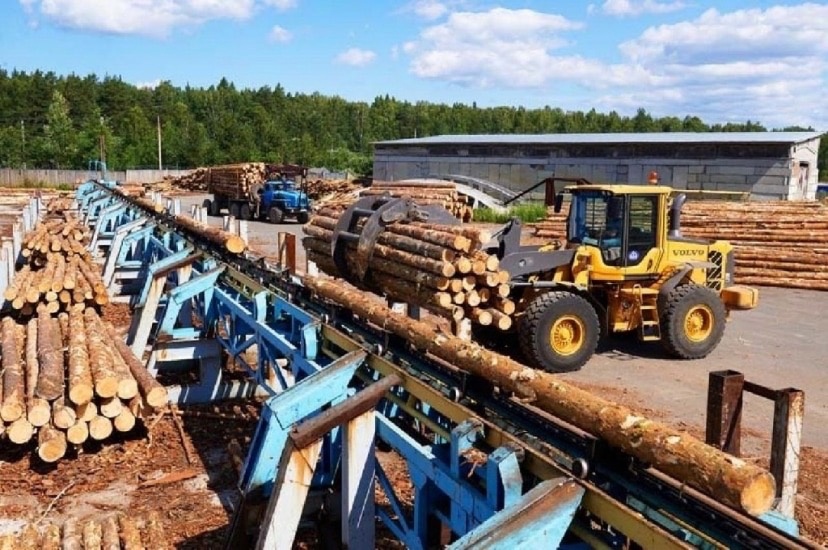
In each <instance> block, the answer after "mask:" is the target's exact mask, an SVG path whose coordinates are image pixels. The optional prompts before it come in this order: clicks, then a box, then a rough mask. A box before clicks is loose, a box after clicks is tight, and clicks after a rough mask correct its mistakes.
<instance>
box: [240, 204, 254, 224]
mask: <svg viewBox="0 0 828 550" xmlns="http://www.w3.org/2000/svg"><path fill="white" fill-rule="evenodd" d="M239 219H240V220H251V219H253V216H252V215H251V213H250V206H248V205H246V204H243V205H241V206H240V207H239Z"/></svg>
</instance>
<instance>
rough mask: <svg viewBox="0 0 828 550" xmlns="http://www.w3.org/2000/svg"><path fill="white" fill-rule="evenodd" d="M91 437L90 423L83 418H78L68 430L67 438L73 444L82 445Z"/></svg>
mask: <svg viewBox="0 0 828 550" xmlns="http://www.w3.org/2000/svg"><path fill="white" fill-rule="evenodd" d="M87 439H89V425H88V424H87V423H86V422H84V421H83V420H78V421H77V422H75V424H74V425H72V426H71V427H70V428H69V429H68V430H66V440H67V441H69V443H71V444H73V445H80V444H81V443H83V442H84V441H86V440H87Z"/></svg>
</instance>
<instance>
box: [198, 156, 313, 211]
mask: <svg viewBox="0 0 828 550" xmlns="http://www.w3.org/2000/svg"><path fill="white" fill-rule="evenodd" d="M307 174H308V169H307V168H306V167H304V166H298V165H295V164H264V163H251V164H232V165H227V166H214V167H212V168H210V169H209V171H208V173H207V176H206V178H207V191H209V192H210V193H212V195H213V198H212V199H204V207H205V208H206V209H207V212H208V213H209V214H210V215H211V216H218V215H220V214H221V212H222V210H225V209H226V210H227V213H228V214H230V215H231V216H233V217H235V218H239V219H242V220H260V219H265V220H267V221H269V222H270V223H282V222H283V221H285V220H286V219H288V218H293V219H295V220H296V221H297V222H299V223H303V224H304V223H307V221H308V218H309V217H310V206H311V201H310V199H309V198H308V194H307V192H306V190H305V182H306V180H307Z"/></svg>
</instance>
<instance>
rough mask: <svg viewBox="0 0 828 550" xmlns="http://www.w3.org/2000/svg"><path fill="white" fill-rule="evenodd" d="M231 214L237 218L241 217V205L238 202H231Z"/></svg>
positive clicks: (229, 209)
mask: <svg viewBox="0 0 828 550" xmlns="http://www.w3.org/2000/svg"><path fill="white" fill-rule="evenodd" d="M227 211H228V212H229V213H230V215H231V216H233V217H234V218H236V219H239V205H238V203H235V202H234V203H231V204H230V208H228V209H227Z"/></svg>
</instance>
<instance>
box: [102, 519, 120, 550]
mask: <svg viewBox="0 0 828 550" xmlns="http://www.w3.org/2000/svg"><path fill="white" fill-rule="evenodd" d="M101 528H102V537H101V549H102V550H121V541H120V539H119V537H118V517H117V516H115V515H109V516H106V517H105V518H104V519H103V520H102V521H101Z"/></svg>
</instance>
